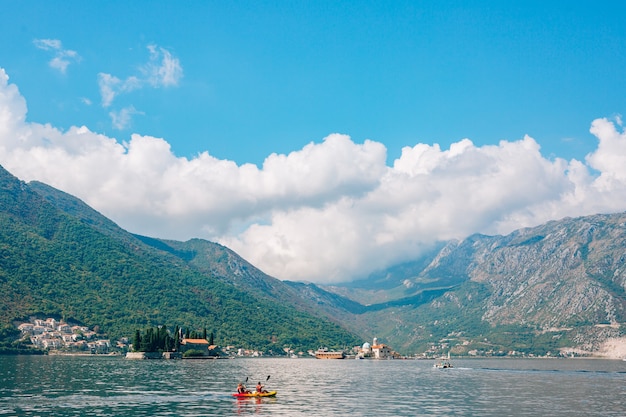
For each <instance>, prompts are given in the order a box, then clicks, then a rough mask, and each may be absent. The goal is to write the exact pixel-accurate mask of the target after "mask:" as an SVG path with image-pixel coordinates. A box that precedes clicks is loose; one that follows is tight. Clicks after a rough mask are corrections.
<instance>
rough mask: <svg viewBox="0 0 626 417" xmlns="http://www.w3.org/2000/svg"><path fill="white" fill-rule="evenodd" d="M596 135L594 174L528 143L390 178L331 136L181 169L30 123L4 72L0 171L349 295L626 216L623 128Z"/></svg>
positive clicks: (403, 164) (420, 150)
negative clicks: (470, 241) (416, 271)
mask: <svg viewBox="0 0 626 417" xmlns="http://www.w3.org/2000/svg"><path fill="white" fill-rule="evenodd" d="M130 111H135V110H130ZM118 117H121V116H120V115H119V114H118ZM590 131H591V133H592V134H593V135H594V136H595V137H596V138H597V139H598V147H597V149H596V150H595V151H594V152H593V153H591V154H589V155H588V156H587V158H586V159H585V161H577V160H571V161H566V160H564V159H559V158H556V159H546V158H544V157H543V156H542V155H541V153H540V146H539V143H538V142H537V141H536V140H535V139H533V138H531V137H528V136H526V137H523V138H521V139H519V140H517V141H502V142H500V143H498V144H495V145H489V146H476V145H475V144H474V143H473V142H472V141H471V140H469V139H463V140H460V141H458V142H457V143H454V144H452V145H451V146H450V148H449V149H441V147H440V146H439V145H437V144H423V143H419V144H415V145H412V146H407V147H405V148H404V149H403V150H402V153H401V155H400V157H399V158H398V159H396V160H395V161H394V162H393V164H392V165H391V166H388V165H387V164H386V149H385V147H384V145H383V144H381V143H378V142H374V141H365V142H364V143H355V142H353V141H352V140H351V139H350V137H349V136H346V135H342V134H330V135H328V136H327V137H326V138H323V140H321V141H319V142H315V143H310V144H308V145H306V146H304V147H303V148H302V149H298V150H295V151H293V152H291V153H289V154H272V155H269V156H268V157H267V158H266V159H265V161H264V163H263V165H262V166H261V167H257V166H256V165H251V164H244V165H237V164H235V163H234V162H232V161H228V160H221V159H217V158H215V157H213V156H211V155H210V153H209V152H204V153H201V154H199V155H198V156H196V157H194V158H192V159H187V158H182V157H178V156H176V155H175V154H174V153H173V152H172V149H171V147H170V145H169V143H168V142H167V141H166V140H165V139H163V138H155V137H150V136H145V135H139V134H134V135H131V136H130V138H129V140H128V141H126V142H123V143H120V142H118V141H117V140H115V139H113V138H110V137H107V136H105V135H101V134H97V133H95V132H93V131H91V130H90V129H89V128H88V127H85V126H83V127H72V128H70V129H69V130H67V131H64V132H63V131H60V130H58V129H56V128H55V127H52V126H50V125H47V124H46V125H42V124H37V123H30V122H26V101H25V100H24V98H23V97H22V96H21V95H20V93H19V91H18V89H17V87H16V86H15V85H13V84H10V83H9V82H8V76H7V74H6V73H5V72H4V70H2V69H0V164H1V165H2V166H4V167H5V168H6V169H8V170H9V171H10V172H12V173H13V174H14V175H16V176H18V177H19V178H21V179H23V180H26V181H29V180H39V181H43V182H45V183H47V184H50V185H52V186H54V187H57V188H59V189H61V190H64V191H66V192H68V193H70V194H73V195H75V196H77V197H79V198H81V199H83V200H84V201H85V202H87V203H88V204H90V205H91V206H92V207H94V208H95V209H97V210H99V211H100V212H102V213H103V214H105V215H106V216H108V217H110V218H111V219H113V220H114V221H116V222H117V223H118V224H120V225H121V226H122V227H124V228H126V229H127V230H129V231H131V232H134V233H140V234H146V235H149V236H155V237H163V238H172V239H181V240H184V239H188V238H192V237H201V238H205V239H210V240H214V241H219V242H221V243H223V244H225V245H227V246H229V247H231V248H232V249H234V250H235V251H237V252H238V253H239V254H240V255H242V256H243V257H244V258H246V259H247V260H249V261H251V262H252V263H253V264H255V265H256V266H258V267H260V268H261V269H262V270H264V271H265V272H267V273H269V274H271V275H274V276H276V277H278V278H281V279H291V280H310V281H315V282H327V283H328V282H337V281H344V280H349V279H351V278H354V277H358V276H363V275H365V274H368V273H370V272H372V271H374V270H376V269H378V268H383V267H386V266H389V265H393V264H395V263H397V262H402V261H406V260H410V259H412V258H414V257H415V256H417V255H418V254H419V253H420V251H422V250H424V249H425V248H427V247H428V246H429V245H431V244H433V242H435V241H437V240H444V239H451V238H463V237H465V236H467V235H469V234H471V233H476V232H482V233H489V234H494V233H508V232H510V231H512V230H514V229H516V228H519V227H526V226H532V225H536V224H540V223H543V222H545V221H547V220H551V219H558V218H562V217H564V216H577V215H585V214H592V213H597V212H618V211H623V210H626V168H625V167H626V135H625V133H624V132H623V129H622V125H621V120H620V119H616V120H613V121H611V120H609V119H598V120H595V121H593V122H592V124H591V129H590ZM77 172H79V173H80V175H76V173H77Z"/></svg>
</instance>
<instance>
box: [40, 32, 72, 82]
mask: <svg viewBox="0 0 626 417" xmlns="http://www.w3.org/2000/svg"><path fill="white" fill-rule="evenodd" d="M33 43H34V44H35V46H36V47H37V48H39V49H42V50H44V51H51V52H52V53H53V54H54V56H53V58H52V59H51V60H50V62H48V65H50V67H51V68H54V69H55V70H57V71H59V72H61V73H62V74H65V73H66V72H67V67H68V66H69V65H70V64H71V63H72V62H79V61H80V59H81V58H80V56H79V55H78V53H77V52H76V51H72V50H70V49H63V44H62V43H61V41H60V40H58V39H35V40H34V41H33Z"/></svg>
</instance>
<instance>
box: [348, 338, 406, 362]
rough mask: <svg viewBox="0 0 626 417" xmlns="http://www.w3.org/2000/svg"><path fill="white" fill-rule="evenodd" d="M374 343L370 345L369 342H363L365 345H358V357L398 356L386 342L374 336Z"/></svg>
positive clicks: (381, 357) (391, 357)
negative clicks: (379, 341) (379, 340)
mask: <svg viewBox="0 0 626 417" xmlns="http://www.w3.org/2000/svg"><path fill="white" fill-rule="evenodd" d="M372 342H373V343H372V344H371V345H370V344H369V343H368V342H365V343H363V346H361V347H358V346H357V347H356V348H355V349H356V351H357V354H356V359H366V358H369V359H393V358H395V357H397V356H398V354H397V353H396V352H394V351H393V350H391V348H390V347H389V346H387V345H385V344H384V343H378V338H376V337H375V338H374V340H373V341H372Z"/></svg>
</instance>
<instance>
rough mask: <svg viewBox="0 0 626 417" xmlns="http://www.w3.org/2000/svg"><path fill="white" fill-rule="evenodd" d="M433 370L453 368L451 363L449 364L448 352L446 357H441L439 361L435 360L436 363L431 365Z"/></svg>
mask: <svg viewBox="0 0 626 417" xmlns="http://www.w3.org/2000/svg"><path fill="white" fill-rule="evenodd" d="M433 368H439V369H447V368H454V366H452V363H450V352H448V357H447V358H445V357H441V359H439V360H437V362H435V364H434V365H433Z"/></svg>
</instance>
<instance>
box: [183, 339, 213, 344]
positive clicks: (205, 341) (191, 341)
mask: <svg viewBox="0 0 626 417" xmlns="http://www.w3.org/2000/svg"><path fill="white" fill-rule="evenodd" d="M180 343H181V344H183V345H186V344H188V343H190V344H194V345H208V344H209V341H208V340H206V339H183V340H182V341H181V342H180Z"/></svg>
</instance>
